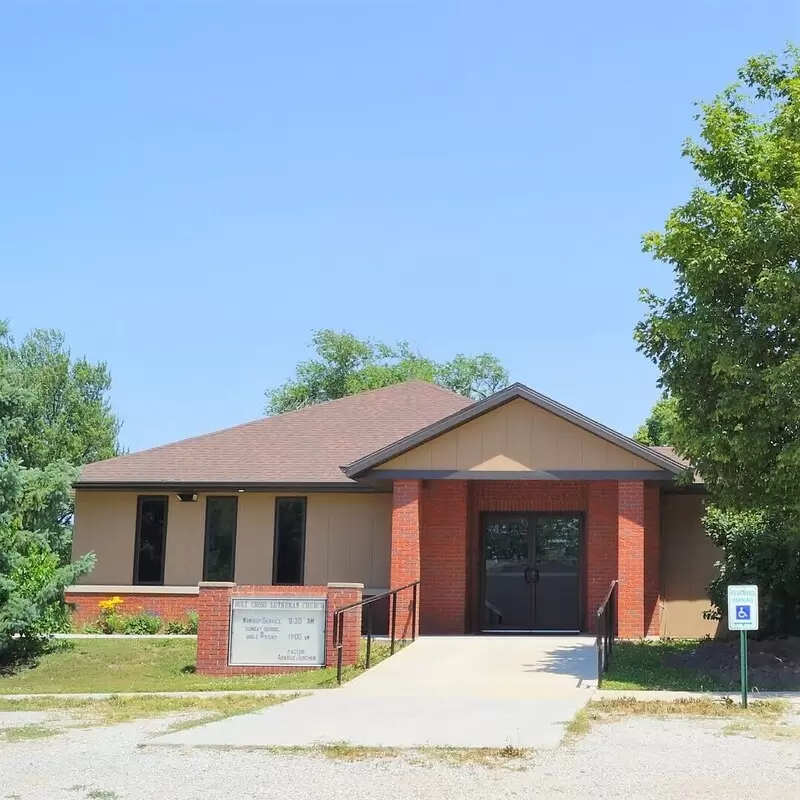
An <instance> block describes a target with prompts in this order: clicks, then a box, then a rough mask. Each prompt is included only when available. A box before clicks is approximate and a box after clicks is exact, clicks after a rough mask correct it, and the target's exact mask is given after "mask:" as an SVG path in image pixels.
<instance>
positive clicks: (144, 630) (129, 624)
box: [122, 611, 161, 634]
mask: <svg viewBox="0 0 800 800" xmlns="http://www.w3.org/2000/svg"><path fill="white" fill-rule="evenodd" d="M160 630H161V617H159V616H158V614H153V613H152V612H150V611H142V612H140V613H139V614H132V615H130V616H127V617H125V622H124V627H123V631H122V632H123V633H128V634H131V633H134V634H154V633H158V632H159V631H160Z"/></svg>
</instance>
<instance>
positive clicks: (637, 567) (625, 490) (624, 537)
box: [617, 481, 645, 638]
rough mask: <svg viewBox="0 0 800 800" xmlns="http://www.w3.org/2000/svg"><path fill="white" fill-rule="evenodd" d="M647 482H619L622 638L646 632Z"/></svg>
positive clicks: (620, 632) (619, 561) (619, 622)
mask: <svg viewBox="0 0 800 800" xmlns="http://www.w3.org/2000/svg"><path fill="white" fill-rule="evenodd" d="M644 494H645V491H644V482H643V481H620V483H619V554H618V575H619V605H618V627H617V630H618V634H619V636H621V637H622V638H633V637H638V636H642V635H643V634H644V632H645V613H644V575H645V569H644V565H645V546H644V543H645V535H644V531H645V515H644V505H645V503H644Z"/></svg>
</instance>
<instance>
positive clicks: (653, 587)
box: [644, 483, 661, 636]
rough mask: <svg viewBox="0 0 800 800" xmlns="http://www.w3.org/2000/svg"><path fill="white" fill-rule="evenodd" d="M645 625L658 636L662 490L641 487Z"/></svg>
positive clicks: (648, 631)
mask: <svg viewBox="0 0 800 800" xmlns="http://www.w3.org/2000/svg"><path fill="white" fill-rule="evenodd" d="M644 614H645V617H644V627H645V634H646V635H647V636H660V635H661V490H660V489H659V488H658V485H657V484H653V483H651V484H648V485H647V486H646V487H645V490H644Z"/></svg>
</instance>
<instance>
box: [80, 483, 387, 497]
mask: <svg viewBox="0 0 800 800" xmlns="http://www.w3.org/2000/svg"><path fill="white" fill-rule="evenodd" d="M72 487H73V489H75V490H80V491H96V492H112V491H120V492H130V491H138V492H154V493H157V494H159V493H160V494H172V493H175V492H180V493H183V492H194V493H198V494H199V493H203V494H204V493H208V492H237V493H238V492H242V493H246V492H291V493H292V494H298V493H309V494H313V493H316V492H320V493H323V492H374V491H376V489H375V488H374V487H372V486H369V485H365V484H361V483H356V482H355V481H350V480H345V481H306V482H298V481H293V482H292V481H147V480H125V481H103V480H96V481H91V480H89V481H84V480H78V481H75V483H73V484H72Z"/></svg>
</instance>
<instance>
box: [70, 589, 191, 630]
mask: <svg viewBox="0 0 800 800" xmlns="http://www.w3.org/2000/svg"><path fill="white" fill-rule="evenodd" d="M97 608H98V616H97V619H96V620H95V621H94V622H91V623H89V624H88V625H84V627H83V629H82V631H81V633H94V634H128V635H131V634H136V635H140V636H141V635H154V634H164V633H166V634H173V635H174V634H184V635H186V634H188V635H196V634H197V624H198V615H197V612H196V611H188V612H187V613H186V615H185V617H184V618H183V619H170V620H164V619H162V618H161V616H160V615H159V614H157V613H155V612H153V611H146V610H145V609H143V608H142V607H141V606H139V607H138V608H134V607H129V606H127V605H126V600H124V599H123V598H122V597H119V596H115V597H109V598H106V599H104V600H101V601H100V602H99V603H98V604H97Z"/></svg>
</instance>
